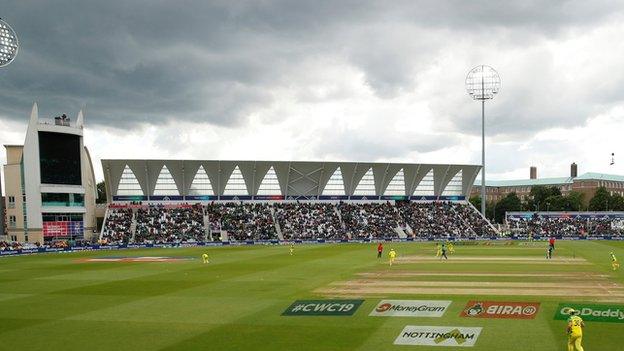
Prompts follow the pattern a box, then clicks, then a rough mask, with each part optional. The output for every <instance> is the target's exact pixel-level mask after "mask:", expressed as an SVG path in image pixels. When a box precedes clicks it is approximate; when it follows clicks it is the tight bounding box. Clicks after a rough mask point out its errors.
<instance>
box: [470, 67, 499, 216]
mask: <svg viewBox="0 0 624 351" xmlns="http://www.w3.org/2000/svg"><path fill="white" fill-rule="evenodd" d="M500 86H501V80H500V77H499V76H498V72H496V70H495V69H494V68H492V67H490V66H485V65H481V66H477V67H475V68H473V69H471V70H470V72H468V75H467V76H466V91H467V92H468V95H470V96H471V97H472V98H473V99H474V100H477V101H481V213H482V214H483V215H484V216H485V100H490V99H493V98H494V96H495V95H496V94H498V91H499V90H500Z"/></svg>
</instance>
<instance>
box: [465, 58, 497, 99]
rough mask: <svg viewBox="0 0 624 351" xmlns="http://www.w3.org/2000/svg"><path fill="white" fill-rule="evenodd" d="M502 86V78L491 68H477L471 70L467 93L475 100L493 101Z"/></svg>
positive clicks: (483, 66)
mask: <svg viewBox="0 0 624 351" xmlns="http://www.w3.org/2000/svg"><path fill="white" fill-rule="evenodd" d="M500 86H501V79H500V76H499V75H498V72H496V70H495V69H494V68H492V67H490V66H486V65H480V66H477V67H475V68H473V69H471V70H470V72H468V75H467V76H466V92H468V95H470V96H471V97H472V98H473V99H474V100H490V99H493V98H494V96H495V95H496V94H498V92H499V91H500Z"/></svg>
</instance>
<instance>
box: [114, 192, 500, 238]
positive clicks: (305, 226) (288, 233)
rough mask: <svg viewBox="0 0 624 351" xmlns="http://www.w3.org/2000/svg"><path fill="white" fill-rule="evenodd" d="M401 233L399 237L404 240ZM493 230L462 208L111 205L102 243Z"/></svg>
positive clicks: (485, 233)
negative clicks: (125, 206) (124, 206)
mask: <svg viewBox="0 0 624 351" xmlns="http://www.w3.org/2000/svg"><path fill="white" fill-rule="evenodd" d="M402 234H403V235H402ZM494 235H496V232H495V231H494V229H493V228H492V227H491V225H490V224H489V223H488V222H487V221H486V220H484V219H483V217H481V215H480V214H479V213H478V212H477V211H476V210H475V209H474V208H473V207H472V206H470V205H467V204H466V203H455V202H402V201H397V202H396V203H395V202H339V203H331V202H275V203H251V202H213V203H209V204H205V205H201V204H195V205H189V204H182V205H171V204H169V205H149V206H147V205H142V204H135V205H129V207H128V208H123V206H122V207H121V208H120V207H119V206H112V207H111V208H109V215H108V218H107V221H106V223H105V226H104V230H103V232H102V240H103V241H105V242H107V243H127V242H130V241H132V242H136V243H179V242H192V241H207V240H223V239H225V238H227V240H229V241H246V240H275V239H284V240H310V239H326V240H341V239H385V238H399V237H404V238H405V237H412V238H421V239H422V238H427V239H430V238H449V237H454V238H477V237H491V236H494Z"/></svg>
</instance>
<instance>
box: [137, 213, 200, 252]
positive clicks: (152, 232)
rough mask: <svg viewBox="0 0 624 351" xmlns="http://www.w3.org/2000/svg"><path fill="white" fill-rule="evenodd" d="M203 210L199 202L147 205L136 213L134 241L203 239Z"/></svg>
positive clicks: (154, 241)
mask: <svg viewBox="0 0 624 351" xmlns="http://www.w3.org/2000/svg"><path fill="white" fill-rule="evenodd" d="M203 218H204V211H203V207H202V205H200V204H196V205H193V206H183V207H177V208H170V207H164V206H147V207H145V208H139V209H138V210H137V213H136V234H135V236H134V242H137V243H144V242H152V243H172V242H189V241H191V242H192V241H205V236H206V232H205V230H204V219H203Z"/></svg>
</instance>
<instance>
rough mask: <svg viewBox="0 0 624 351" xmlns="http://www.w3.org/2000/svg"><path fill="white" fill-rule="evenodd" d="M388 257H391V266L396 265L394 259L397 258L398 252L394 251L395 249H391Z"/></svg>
mask: <svg viewBox="0 0 624 351" xmlns="http://www.w3.org/2000/svg"><path fill="white" fill-rule="evenodd" d="M388 257H390V265H391V266H392V264H393V263H394V259H395V258H396V252H395V251H394V249H390V252H388Z"/></svg>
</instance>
